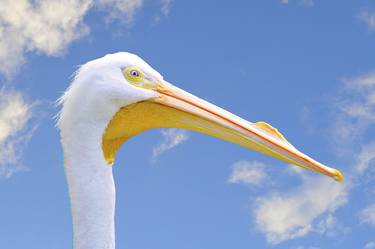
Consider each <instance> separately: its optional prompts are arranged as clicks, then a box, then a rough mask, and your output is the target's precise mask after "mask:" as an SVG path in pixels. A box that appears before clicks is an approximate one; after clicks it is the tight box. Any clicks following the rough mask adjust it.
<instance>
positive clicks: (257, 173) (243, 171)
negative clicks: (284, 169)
mask: <svg viewBox="0 0 375 249" xmlns="http://www.w3.org/2000/svg"><path fill="white" fill-rule="evenodd" d="M232 168H233V170H232V173H231V174H230V176H229V179H228V182H229V183H241V184H246V185H255V186H261V185H262V184H263V183H264V181H265V180H267V178H268V175H267V172H266V170H265V165H264V163H262V162H258V161H238V162H236V163H234V164H233V166H232Z"/></svg>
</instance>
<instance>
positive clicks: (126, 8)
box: [94, 0, 143, 25]
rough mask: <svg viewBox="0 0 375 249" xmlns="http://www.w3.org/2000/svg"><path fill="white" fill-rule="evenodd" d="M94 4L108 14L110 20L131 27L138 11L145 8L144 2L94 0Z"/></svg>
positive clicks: (138, 0) (132, 0) (141, 0)
mask: <svg viewBox="0 0 375 249" xmlns="http://www.w3.org/2000/svg"><path fill="white" fill-rule="evenodd" d="M94 4H96V5H97V6H98V8H100V9H103V10H105V11H106V12H107V13H108V18H109V20H119V21H121V22H123V23H125V24H128V25H130V24H132V22H133V20H134V15H135V13H136V11H137V10H139V9H140V8H141V7H142V6H143V0H94Z"/></svg>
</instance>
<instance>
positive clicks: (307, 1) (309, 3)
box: [301, 0, 315, 7]
mask: <svg viewBox="0 0 375 249" xmlns="http://www.w3.org/2000/svg"><path fill="white" fill-rule="evenodd" d="M301 4H302V5H304V6H307V7H313V6H314V4H315V3H314V1H313V0H302V1H301Z"/></svg>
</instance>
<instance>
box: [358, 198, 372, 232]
mask: <svg viewBox="0 0 375 249" xmlns="http://www.w3.org/2000/svg"><path fill="white" fill-rule="evenodd" d="M360 221H361V223H366V224H369V225H372V226H375V203H374V204H372V205H370V206H368V207H366V208H365V209H363V210H362V211H361V213H360Z"/></svg>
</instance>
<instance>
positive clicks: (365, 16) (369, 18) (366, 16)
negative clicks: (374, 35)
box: [359, 10, 375, 31]
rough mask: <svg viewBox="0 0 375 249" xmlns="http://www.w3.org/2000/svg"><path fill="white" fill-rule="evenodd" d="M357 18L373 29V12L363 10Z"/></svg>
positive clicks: (374, 28)
mask: <svg viewBox="0 0 375 249" xmlns="http://www.w3.org/2000/svg"><path fill="white" fill-rule="evenodd" d="M359 18H360V20H362V21H363V22H364V23H366V24H367V27H368V28H369V29H370V30H372V31H373V30H375V12H370V11H368V10H364V11H362V12H361V13H360V14H359Z"/></svg>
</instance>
